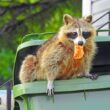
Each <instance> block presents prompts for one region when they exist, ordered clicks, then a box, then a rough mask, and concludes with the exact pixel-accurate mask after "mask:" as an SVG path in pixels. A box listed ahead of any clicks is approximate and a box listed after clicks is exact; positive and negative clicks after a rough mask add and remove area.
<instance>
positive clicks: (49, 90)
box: [47, 80, 54, 96]
mask: <svg viewBox="0 0 110 110" xmlns="http://www.w3.org/2000/svg"><path fill="white" fill-rule="evenodd" d="M47 95H48V96H52V95H54V85H53V81H50V80H49V81H48V84H47Z"/></svg>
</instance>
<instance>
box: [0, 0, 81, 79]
mask: <svg viewBox="0 0 110 110" xmlns="http://www.w3.org/2000/svg"><path fill="white" fill-rule="evenodd" d="M81 1H82V0H1V1H0V80H7V79H9V78H11V77H12V67H13V62H14V56H15V53H16V49H17V46H18V45H19V44H20V41H21V39H22V37H23V36H24V35H26V34H30V33H42V32H57V31H58V30H59V28H60V26H61V25H62V24H63V21H62V17H63V14H65V13H68V14H71V15H72V16H78V17H80V16H81V8H82V2H81ZM49 37H51V36H48V37H47V36H46V37H43V38H40V39H45V38H49ZM38 39H39V38H38Z"/></svg>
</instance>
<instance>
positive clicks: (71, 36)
mask: <svg viewBox="0 0 110 110" xmlns="http://www.w3.org/2000/svg"><path fill="white" fill-rule="evenodd" d="M77 35H78V34H77V32H71V33H67V36H68V38H71V39H75V38H76V37H77Z"/></svg>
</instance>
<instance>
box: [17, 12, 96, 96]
mask: <svg viewBox="0 0 110 110" xmlns="http://www.w3.org/2000/svg"><path fill="white" fill-rule="evenodd" d="M91 21H92V16H91V15H90V16H87V17H83V18H75V17H72V16H71V15H68V14H65V15H64V16H63V22H64V25H63V26H62V27H61V28H60V29H59V32H58V33H57V34H56V35H54V36H53V37H52V38H51V39H49V40H48V41H47V42H46V43H44V44H43V45H42V46H41V47H40V48H39V49H38V51H37V52H36V55H28V56H26V57H25V59H24V61H23V62H22V65H21V68H20V72H19V79H20V81H21V83H26V82H30V81H33V80H35V79H37V80H47V94H48V95H49V96H51V95H53V94H54V80H62V79H70V78H74V77H78V76H86V77H89V78H92V79H95V78H96V77H97V75H95V74H94V75H92V74H90V70H91V67H92V60H93V58H94V56H95V54H96V52H97V48H96V43H95V36H96V30H95V28H94V27H93V26H92V24H91ZM76 45H77V47H78V46H79V47H81V49H79V50H78V53H80V52H81V51H82V53H83V54H82V56H81V57H78V58H75V57H74V54H75V46H76ZM79 47H78V48H79Z"/></svg>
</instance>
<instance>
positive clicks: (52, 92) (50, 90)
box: [47, 88, 54, 96]
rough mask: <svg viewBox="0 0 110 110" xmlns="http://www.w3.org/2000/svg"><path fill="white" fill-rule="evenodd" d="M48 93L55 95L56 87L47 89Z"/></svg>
mask: <svg viewBox="0 0 110 110" xmlns="http://www.w3.org/2000/svg"><path fill="white" fill-rule="evenodd" d="M47 95H48V96H53V95H54V88H53V89H47Z"/></svg>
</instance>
